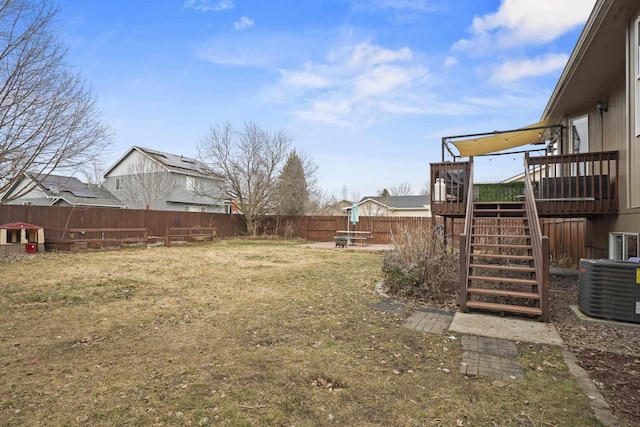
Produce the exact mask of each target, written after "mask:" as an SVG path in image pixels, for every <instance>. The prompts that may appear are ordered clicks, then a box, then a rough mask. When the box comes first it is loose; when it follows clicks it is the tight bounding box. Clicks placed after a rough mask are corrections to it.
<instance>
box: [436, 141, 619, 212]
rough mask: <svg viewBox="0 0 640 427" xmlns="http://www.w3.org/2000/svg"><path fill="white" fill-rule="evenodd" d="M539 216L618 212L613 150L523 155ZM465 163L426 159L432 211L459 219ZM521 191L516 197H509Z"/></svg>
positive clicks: (466, 170)
mask: <svg viewBox="0 0 640 427" xmlns="http://www.w3.org/2000/svg"><path fill="white" fill-rule="evenodd" d="M524 167H525V168H526V169H527V171H528V175H529V177H530V179H531V184H532V186H533V189H534V197H535V201H536V207H537V211H538V216H539V217H545V218H570V217H588V216H593V215H616V214H617V213H618V201H619V192H618V191H619V189H618V182H619V180H618V175H619V174H618V152H617V151H603V152H594V153H578V154H562V155H554V156H539V157H529V156H526V157H525V165H524ZM469 174H470V163H469V162H445V163H431V180H430V182H431V194H432V203H431V210H432V213H433V214H434V215H440V216H444V217H449V218H464V217H465V212H466V209H465V207H466V201H467V200H466V199H467V198H468V197H469V196H468V194H471V193H469V192H468V191H467V187H468V185H469V182H470V180H469V179H468V178H469V176H470V175H469ZM523 197H524V196H523V195H519V196H516V199H515V200H514V201H518V199H519V200H522V198H523Z"/></svg>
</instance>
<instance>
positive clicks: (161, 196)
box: [104, 146, 229, 213]
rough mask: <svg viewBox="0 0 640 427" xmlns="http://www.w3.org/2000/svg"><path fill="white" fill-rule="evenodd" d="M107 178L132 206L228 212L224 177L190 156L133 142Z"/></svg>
mask: <svg viewBox="0 0 640 427" xmlns="http://www.w3.org/2000/svg"><path fill="white" fill-rule="evenodd" d="M104 179H105V181H104V186H105V187H106V188H107V189H109V191H111V192H112V193H113V194H115V195H116V197H118V198H119V199H120V200H122V202H123V203H124V204H126V205H127V207H128V208H131V209H154V210H170V211H191V212H214V213H228V212H229V200H228V197H227V196H226V194H225V192H224V180H223V179H222V178H220V177H219V176H218V175H216V174H215V173H214V172H213V171H212V170H211V169H210V168H208V167H207V165H205V164H204V163H202V162H200V161H198V160H196V159H191V158H189V157H184V156H178V155H175V154H169V153H163V152H160V151H156V150H151V149H148V148H142V147H136V146H134V147H131V149H129V151H127V152H126V153H125V154H124V155H123V156H122V157H121V158H120V159H119V160H118V161H117V162H116V163H115V164H114V165H113V166H111V167H110V168H109V169H107V171H106V172H105V173H104Z"/></svg>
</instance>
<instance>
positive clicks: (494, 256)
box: [469, 253, 533, 261]
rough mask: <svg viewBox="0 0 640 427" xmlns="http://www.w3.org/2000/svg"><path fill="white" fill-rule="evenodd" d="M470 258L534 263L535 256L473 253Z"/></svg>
mask: <svg viewBox="0 0 640 427" xmlns="http://www.w3.org/2000/svg"><path fill="white" fill-rule="evenodd" d="M469 256H470V257H471V258H491V259H513V260H519V261H533V256H531V255H509V254H481V253H471V254H470V255H469Z"/></svg>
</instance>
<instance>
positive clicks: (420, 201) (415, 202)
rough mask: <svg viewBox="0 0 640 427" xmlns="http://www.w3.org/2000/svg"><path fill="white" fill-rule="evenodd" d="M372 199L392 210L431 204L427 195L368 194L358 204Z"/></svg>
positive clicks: (416, 207) (418, 207)
mask: <svg viewBox="0 0 640 427" xmlns="http://www.w3.org/2000/svg"><path fill="white" fill-rule="evenodd" d="M367 201H373V202H375V203H379V204H381V205H384V206H386V207H388V208H389V209H392V210H398V209H424V208H425V206H428V205H430V204H431V200H430V198H429V196H368V197H363V198H362V199H360V201H359V202H358V205H361V204H363V203H366V202H367Z"/></svg>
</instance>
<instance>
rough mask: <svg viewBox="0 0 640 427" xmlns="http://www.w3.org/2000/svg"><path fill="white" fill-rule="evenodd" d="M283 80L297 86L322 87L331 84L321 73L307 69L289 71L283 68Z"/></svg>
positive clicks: (286, 83)
mask: <svg viewBox="0 0 640 427" xmlns="http://www.w3.org/2000/svg"><path fill="white" fill-rule="evenodd" d="M280 72H281V73H282V82H283V83H284V84H285V85H289V86H295V87H314V88H322V87H327V86H329V85H330V81H329V79H327V78H326V77H324V76H321V75H319V74H315V73H311V72H306V71H287V70H281V71H280Z"/></svg>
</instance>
